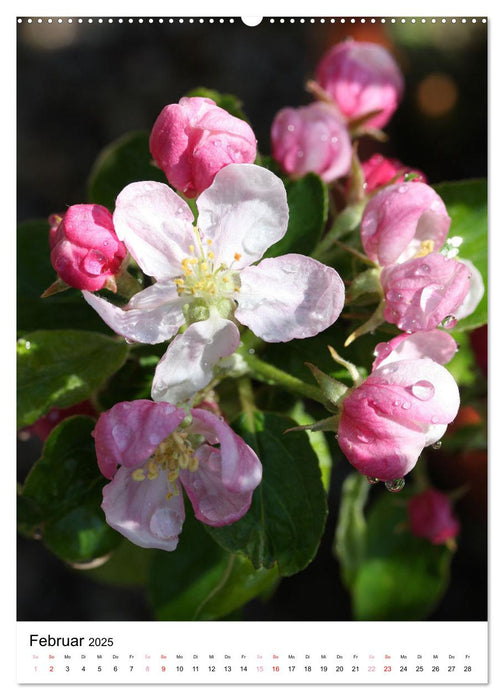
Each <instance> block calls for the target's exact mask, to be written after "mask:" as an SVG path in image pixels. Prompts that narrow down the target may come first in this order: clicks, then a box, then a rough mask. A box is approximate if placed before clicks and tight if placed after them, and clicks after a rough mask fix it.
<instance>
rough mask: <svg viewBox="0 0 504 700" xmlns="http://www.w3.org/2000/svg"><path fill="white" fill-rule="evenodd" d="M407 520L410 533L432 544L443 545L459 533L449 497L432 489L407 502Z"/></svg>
mask: <svg viewBox="0 0 504 700" xmlns="http://www.w3.org/2000/svg"><path fill="white" fill-rule="evenodd" d="M408 520H409V525H410V528H411V532H412V533H413V534H414V535H416V536H417V537H425V538H426V539H428V540H429V541H430V542H432V544H444V543H445V542H447V541H449V540H452V539H453V538H454V537H456V536H457V535H458V533H459V531H460V523H459V521H458V520H457V519H456V517H455V516H454V514H453V510H452V505H451V502H450V499H449V497H448V496H447V495H446V494H444V493H442V492H441V491H438V490H437V489H433V488H429V489H427V490H426V491H423V492H422V493H419V494H418V495H416V496H413V498H411V499H410V500H409V501H408Z"/></svg>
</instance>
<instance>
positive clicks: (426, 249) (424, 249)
mask: <svg viewBox="0 0 504 700" xmlns="http://www.w3.org/2000/svg"><path fill="white" fill-rule="evenodd" d="M433 250H434V241H433V240H431V239H430V238H428V239H426V240H425V241H421V242H420V249H419V251H418V253H417V254H416V255H415V258H423V257H424V255H429V253H432V251H433Z"/></svg>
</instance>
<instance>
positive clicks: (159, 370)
mask: <svg viewBox="0 0 504 700" xmlns="http://www.w3.org/2000/svg"><path fill="white" fill-rule="evenodd" d="M239 343H240V333H239V331H238V328H237V327H236V324H235V323H233V322H232V321H228V320H227V319H224V318H222V317H221V316H219V315H218V314H217V313H216V312H215V311H213V310H212V311H211V313H210V318H208V319H207V320H206V321H198V322H196V323H193V324H191V325H190V326H189V328H188V329H187V330H186V331H184V333H182V334H181V335H178V336H176V337H175V338H174V339H173V340H172V342H171V343H170V345H169V346H168V350H167V351H166V352H165V354H164V355H163V357H162V358H161V360H160V361H159V363H158V365H157V367H156V372H155V374H154V381H153V383H152V398H153V399H154V401H170V402H172V403H181V402H183V401H186V400H187V399H190V398H192V397H193V396H194V394H196V392H198V391H199V390H200V389H203V388H204V387H205V386H206V385H207V384H208V383H209V382H210V381H211V379H212V377H213V368H214V366H215V365H216V363H217V362H218V361H219V360H220V359H222V358H223V357H227V356H228V355H231V354H232V353H233V352H234V351H235V350H236V348H237V347H238V345H239Z"/></svg>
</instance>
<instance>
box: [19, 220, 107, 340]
mask: <svg viewBox="0 0 504 700" xmlns="http://www.w3.org/2000/svg"><path fill="white" fill-rule="evenodd" d="M48 237H49V224H48V223H47V221H45V220H44V219H41V220H37V221H27V222H25V223H23V224H20V225H19V226H18V231H17V326H18V328H19V329H20V330H22V331H23V333H28V332H30V331H34V330H41V329H44V330H49V329H57V328H76V329H84V330H99V329H103V328H105V329H106V327H105V326H104V323H103V321H102V320H101V319H100V317H99V316H98V314H97V313H96V312H95V311H94V310H93V309H92V308H91V307H90V306H89V304H87V303H86V302H85V301H84V299H83V297H82V294H81V292H80V291H79V290H78V289H69V290H67V291H65V292H61V293H60V294H54V295H53V296H50V297H47V298H45V299H41V298H40V296H41V294H42V293H43V292H44V291H45V290H46V289H47V288H48V287H49V286H50V285H51V284H52V283H53V282H54V281H55V280H56V272H55V271H54V269H53V267H52V265H51V260H50V257H49V253H50V250H49V242H48Z"/></svg>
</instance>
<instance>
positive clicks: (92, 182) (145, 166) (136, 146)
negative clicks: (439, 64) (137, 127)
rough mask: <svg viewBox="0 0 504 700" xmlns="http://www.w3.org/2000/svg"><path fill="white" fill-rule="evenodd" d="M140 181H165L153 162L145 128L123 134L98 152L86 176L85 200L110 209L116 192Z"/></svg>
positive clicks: (113, 205)
mask: <svg viewBox="0 0 504 700" xmlns="http://www.w3.org/2000/svg"><path fill="white" fill-rule="evenodd" d="M140 180H155V181H156V182H164V183H165V184H167V183H166V177H165V175H164V173H163V171H162V170H161V169H160V168H158V167H157V166H156V165H154V163H153V160H152V156H151V153H150V149H149V133H148V132H147V131H145V132H144V131H133V132H130V133H128V134H125V135H124V136H122V137H121V138H119V139H117V140H116V141H114V142H113V143H111V144H110V145H109V146H107V147H106V148H105V149H104V150H103V151H102V152H101V154H100V155H99V156H98V159H97V160H96V163H95V164H94V166H93V169H92V171H91V175H90V176H89V182H88V199H89V201H90V202H92V203H93V204H102V205H103V206H104V207H107V209H109V210H110V211H113V210H114V208H115V200H116V197H117V195H118V194H119V192H120V191H121V190H122V189H123V188H124V187H126V185H129V184H130V183H131V182H139V181H140Z"/></svg>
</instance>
